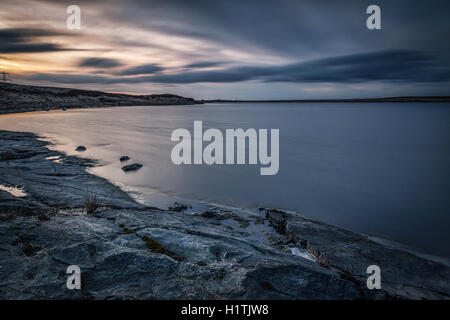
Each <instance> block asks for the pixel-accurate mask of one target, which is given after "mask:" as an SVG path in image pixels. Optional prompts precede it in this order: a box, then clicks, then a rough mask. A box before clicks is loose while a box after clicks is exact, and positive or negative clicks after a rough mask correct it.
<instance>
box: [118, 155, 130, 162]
mask: <svg viewBox="0 0 450 320" xmlns="http://www.w3.org/2000/svg"><path fill="white" fill-rule="evenodd" d="M128 160H130V157H128V156H121V157H120V162H124V161H128Z"/></svg>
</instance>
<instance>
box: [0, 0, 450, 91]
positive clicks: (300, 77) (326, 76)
mask: <svg viewBox="0 0 450 320" xmlns="http://www.w3.org/2000/svg"><path fill="white" fill-rule="evenodd" d="M74 4H75V5H78V6H79V7H80V9H81V29H79V30H78V29H75V30H71V29H68V28H67V25H66V20H67V18H68V17H69V16H70V14H68V13H67V12H66V9H67V7H68V6H69V5H74ZM373 4H375V5H378V6H379V7H380V9H381V29H380V30H369V29H368V28H367V27H366V20H367V18H368V17H369V14H367V13H366V9H367V7H368V6H369V5H373ZM449 14H450V1H448V0H428V1H417V0H416V1H413V0H409V1H407V0H396V1H392V0H388V1H384V0H371V1H365V0H340V1H336V0H322V1H318V0H303V1H300V0H296V1H294V0H277V1H268V0H222V1H218V0H155V1H151V0H150V1H148V0H147V1H144V0H128V1H119V0H116V1H114V0H113V1H105V0H102V1H100V0H71V1H64V0H63V1H61V0H58V1H57V0H40V1H37V0H33V1H31V0H20V1H17V0H2V2H1V4H0V71H6V72H9V73H10V77H11V79H12V80H13V81H14V82H17V83H21V84H32V85H47V86H59V87H76V88H83V89H94V90H104V91H110V92H125V93H136V94H154V93H174V94H180V95H185V96H189V97H194V98H197V99H310V98H362V97H389V96H411V95H416V96H417V95H450V89H449V88H450V86H449V84H450V50H449V47H450V41H449V39H450V19H448V15H449Z"/></svg>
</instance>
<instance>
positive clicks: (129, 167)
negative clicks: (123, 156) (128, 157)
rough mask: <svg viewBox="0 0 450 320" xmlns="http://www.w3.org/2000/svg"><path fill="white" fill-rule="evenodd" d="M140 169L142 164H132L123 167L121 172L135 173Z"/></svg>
mask: <svg viewBox="0 0 450 320" xmlns="http://www.w3.org/2000/svg"><path fill="white" fill-rule="evenodd" d="M140 168H142V164H139V163H133V164H129V165H127V166H123V167H122V170H123V171H125V172H128V171H136V170H139V169H140Z"/></svg>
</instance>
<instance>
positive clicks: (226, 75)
mask: <svg viewBox="0 0 450 320" xmlns="http://www.w3.org/2000/svg"><path fill="white" fill-rule="evenodd" d="M441 63H442V62H441V60H440V59H439V58H437V57H433V56H431V55H428V54H424V53H422V52H418V51H410V50H387V51H377V52H370V53H362V54H354V55H345V56H339V57H332V58H325V59H317V60H312V61H307V62H300V63H292V64H285V65H275V66H274V65H270V66H267V65H266V66H239V67H232V68H227V69H219V70H204V71H187V72H178V73H172V74H155V75H146V76H136V77H107V76H87V75H80V74H72V75H70V74H69V75H58V74H38V75H35V76H32V77H31V78H30V79H33V80H46V81H55V82H63V83H104V84H112V83H166V84H170V83H175V84H190V83H232V82H240V81H249V80H259V81H262V82H291V83H329V82H337V83H362V82H368V81H387V82H397V81H398V82H414V83H424V82H448V81H450V69H449V68H442V67H441ZM147 67H150V68H148V69H146V68H147ZM153 67H156V66H153V65H150V66H140V67H136V68H132V69H128V70H127V71H124V72H123V73H122V74H127V75H133V74H141V73H144V72H148V73H152V72H155V71H161V70H162V69H161V68H159V67H158V68H155V69H153ZM130 70H131V71H130ZM139 70H140V71H139Z"/></svg>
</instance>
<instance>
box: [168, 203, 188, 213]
mask: <svg viewBox="0 0 450 320" xmlns="http://www.w3.org/2000/svg"><path fill="white" fill-rule="evenodd" d="M168 209H169V210H170V211H175V212H181V211H184V210H187V209H188V206H187V205H185V204H181V203H178V202H175V203H174V206H173V207H169V208H168Z"/></svg>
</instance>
